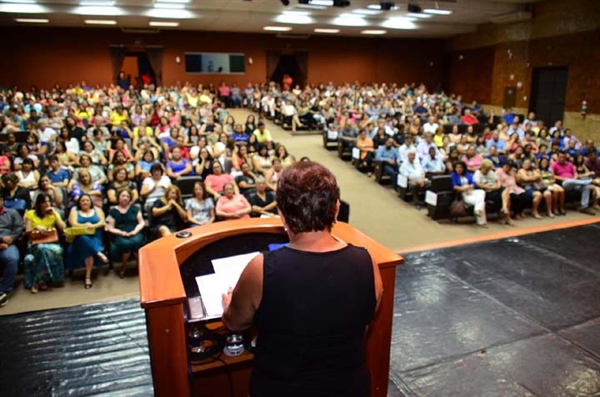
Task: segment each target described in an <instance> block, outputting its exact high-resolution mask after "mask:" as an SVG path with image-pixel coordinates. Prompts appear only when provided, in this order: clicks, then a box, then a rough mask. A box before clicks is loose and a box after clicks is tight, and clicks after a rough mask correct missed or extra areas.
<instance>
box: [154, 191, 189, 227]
mask: <svg viewBox="0 0 600 397" xmlns="http://www.w3.org/2000/svg"><path fill="white" fill-rule="evenodd" d="M150 214H151V216H150V227H151V228H152V231H153V232H154V233H155V234H156V235H157V236H158V237H163V236H168V235H169V234H171V233H175V232H176V231H178V230H181V229H183V228H184V227H185V222H186V221H187V213H186V211H185V209H184V207H183V203H182V202H181V191H180V190H179V188H178V187H177V186H175V185H171V186H169V187H167V188H166V189H165V194H164V195H163V197H161V198H159V199H158V200H156V201H155V202H154V204H152V208H151V210H150Z"/></svg>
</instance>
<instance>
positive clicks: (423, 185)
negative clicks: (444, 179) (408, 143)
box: [400, 150, 431, 209]
mask: <svg viewBox="0 0 600 397" xmlns="http://www.w3.org/2000/svg"><path fill="white" fill-rule="evenodd" d="M407 156H408V158H407V161H405V162H403V163H402V165H401V166H400V174H401V175H404V176H405V177H406V178H407V179H408V190H410V192H411V194H412V201H413V204H414V205H415V207H416V208H417V209H421V206H420V202H419V193H420V192H424V191H426V190H427V189H428V188H429V186H431V182H430V181H429V180H428V179H427V178H425V173H424V172H423V168H422V167H421V165H420V164H419V162H418V161H417V160H416V157H417V153H416V152H415V151H414V150H409V151H408V153H407Z"/></svg>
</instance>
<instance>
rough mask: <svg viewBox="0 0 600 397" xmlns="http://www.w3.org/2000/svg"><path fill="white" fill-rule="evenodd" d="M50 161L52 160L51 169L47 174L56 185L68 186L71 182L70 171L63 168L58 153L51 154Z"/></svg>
mask: <svg viewBox="0 0 600 397" xmlns="http://www.w3.org/2000/svg"><path fill="white" fill-rule="evenodd" d="M48 161H49V162H50V169H49V170H48V171H47V172H46V175H47V176H48V178H50V180H51V181H52V184H53V185H54V186H56V187H67V185H68V184H69V172H68V171H67V170H65V169H64V168H61V166H60V162H59V161H58V157H57V156H56V155H52V156H50V158H49V159H48Z"/></svg>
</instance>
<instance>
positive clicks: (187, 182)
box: [175, 175, 202, 200]
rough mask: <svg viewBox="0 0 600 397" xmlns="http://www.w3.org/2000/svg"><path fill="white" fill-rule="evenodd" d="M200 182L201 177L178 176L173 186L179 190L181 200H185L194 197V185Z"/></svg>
mask: <svg viewBox="0 0 600 397" xmlns="http://www.w3.org/2000/svg"><path fill="white" fill-rule="evenodd" d="M196 182H202V177H201V176H196V175H194V176H180V177H179V178H177V180H176V181H175V184H176V185H177V187H178V188H179V190H181V199H182V200H186V199H189V198H191V197H193V196H194V184H195V183H196Z"/></svg>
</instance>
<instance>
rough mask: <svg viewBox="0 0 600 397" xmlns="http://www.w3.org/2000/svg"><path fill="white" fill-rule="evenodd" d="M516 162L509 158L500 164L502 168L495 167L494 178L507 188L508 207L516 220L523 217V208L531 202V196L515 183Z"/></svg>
mask: <svg viewBox="0 0 600 397" xmlns="http://www.w3.org/2000/svg"><path fill="white" fill-rule="evenodd" d="M516 168H517V164H516V163H515V162H514V161H512V160H509V161H507V162H506V163H504V164H503V165H502V168H498V169H496V179H497V180H498V182H500V185H502V187H503V188H505V189H506V190H508V192H509V195H510V208H511V209H512V212H513V214H514V217H515V219H516V220H521V219H523V210H525V207H526V206H527V205H529V203H530V202H531V196H528V195H527V193H526V192H525V189H523V188H522V187H521V186H519V185H518V184H517V172H516V171H515V170H516Z"/></svg>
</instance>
